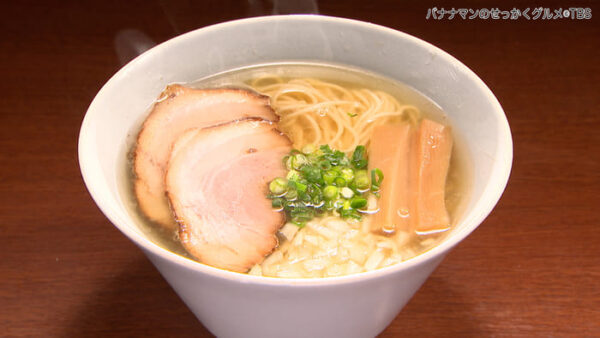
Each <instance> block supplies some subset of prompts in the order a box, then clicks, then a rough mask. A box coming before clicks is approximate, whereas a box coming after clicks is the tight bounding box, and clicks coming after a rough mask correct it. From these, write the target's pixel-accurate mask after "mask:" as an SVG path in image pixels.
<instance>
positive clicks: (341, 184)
mask: <svg viewBox="0 0 600 338" xmlns="http://www.w3.org/2000/svg"><path fill="white" fill-rule="evenodd" d="M334 183H335V185H337V186H338V187H344V186H346V180H345V179H344V178H343V177H336V178H335V181H334Z"/></svg>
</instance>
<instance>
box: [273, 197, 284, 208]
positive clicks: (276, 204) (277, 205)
mask: <svg viewBox="0 0 600 338" xmlns="http://www.w3.org/2000/svg"><path fill="white" fill-rule="evenodd" d="M271 205H272V206H273V208H281V207H283V199H281V198H275V199H273V200H272V201H271Z"/></svg>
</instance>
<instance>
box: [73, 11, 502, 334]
mask: <svg viewBox="0 0 600 338" xmlns="http://www.w3.org/2000/svg"><path fill="white" fill-rule="evenodd" d="M287 61H307V62H325V63H334V64H341V65H346V66H349V67H355V68H360V69H363V70H366V71H369V72H374V73H377V74H381V75H384V76H386V77H388V78H391V79H393V80H397V81H400V82H402V83H405V84H407V85H409V86H411V87H413V88H414V89H416V90H418V91H419V92H421V93H423V94H424V95H425V96H427V97H429V98H430V99H432V100H433V101H434V102H436V103H437V104H438V105H439V106H440V107H441V108H442V109H443V110H444V111H445V112H446V114H447V115H448V117H449V118H450V119H451V121H452V126H453V128H454V130H455V133H456V134H458V135H461V138H462V139H463V142H464V144H465V146H466V148H467V152H468V153H469V157H470V162H471V164H472V170H471V175H472V183H471V192H470V194H469V197H468V198H469V200H468V201H466V203H465V210H464V211H463V213H462V216H461V217H460V219H459V221H458V222H457V224H456V226H455V227H454V228H453V229H452V230H451V232H450V233H449V234H448V236H447V237H446V238H445V239H444V240H443V241H442V242H441V243H440V244H439V245H437V246H436V247H434V248H433V249H431V250H429V251H427V252H425V253H423V254H421V255H419V256H417V257H414V258H412V259H409V260H407V261H404V262H402V263H399V264H396V265H393V266H390V267H386V268H382V269H379V270H375V271H371V272H364V273H359V274H355V275H348V276H342V277H331V278H313V279H290V278H268V277H258V276H251V275H247V274H240V273H235V272H230V271H225V270H221V269H217V268H213V267H211V266H207V265H204V264H200V263H198V262H195V261H193V260H190V259H188V258H185V257H183V256H181V255H178V254H175V253H173V252H171V251H169V250H167V249H165V248H163V247H161V246H159V245H158V244H156V243H155V242H154V241H153V240H152V239H151V238H150V237H149V236H148V233H147V232H145V231H143V230H142V229H141V227H140V225H139V222H138V219H137V218H136V217H135V215H133V214H132V212H131V208H130V207H128V203H130V201H128V200H127V198H126V197H125V196H124V194H123V191H124V188H123V185H124V184H125V177H124V176H126V175H124V174H123V173H124V172H125V171H126V170H125V169H124V168H125V167H126V158H127V153H128V147H130V146H131V144H132V140H134V139H135V132H136V130H138V129H137V128H139V125H140V123H141V121H143V119H144V118H145V115H146V114H147V111H148V107H149V106H150V104H151V103H152V102H153V101H154V99H155V98H156V97H158V95H159V93H160V92H161V91H162V90H163V89H164V87H165V86H166V85H167V84H170V83H174V82H177V83H187V82H192V81H194V80H197V79H199V78H203V77H206V76H210V75H212V74H216V73H220V72H223V71H227V70H231V69H235V68H239V67H244V66H249V65H255V64H262V63H275V62H287ZM79 161H80V166H81V172H82V175H83V178H84V180H85V184H86V186H87V188H88V190H89V192H90V194H91V196H92V197H93V199H94V201H95V202H96V204H97V205H98V207H99V208H100V209H101V210H102V212H103V213H104V214H105V215H106V217H107V218H108V219H109V220H110V221H111V222H112V223H113V224H114V225H115V226H116V227H117V228H118V229H119V230H120V231H121V232H122V233H123V234H124V235H125V236H127V237H128V238H129V239H130V240H131V241H133V242H134V243H135V244H136V245H137V246H138V247H139V248H140V249H141V250H142V251H143V252H144V253H145V254H146V256H147V257H148V258H149V259H150V261H151V262H152V263H153V264H154V265H155V266H156V268H157V269H158V270H159V271H160V272H161V274H162V275H163V276H164V278H165V279H166V280H167V281H168V282H169V284H170V285H171V286H172V287H173V288H174V290H175V291H176V292H177V294H178V295H179V296H180V297H181V299H182V300H183V301H184V302H185V303H186V304H187V306H188V307H189V308H190V310H191V311H192V312H193V313H194V314H195V315H196V317H197V318H198V319H199V320H200V321H201V322H202V323H203V324H204V325H205V326H206V328H207V329H208V330H210V331H211V332H212V333H213V334H215V335H217V336H219V337H282V336H285V337H369V336H375V335H377V334H378V333H380V332H381V331H382V330H384V329H385V328H386V326H387V325H389V324H390V322H391V321H392V320H393V319H394V318H395V317H396V316H397V315H398V313H399V312H400V310H401V309H402V307H403V306H404V305H405V304H406V303H407V302H408V301H409V300H410V298H411V297H412V296H413V294H414V293H415V292H416V291H417V290H418V289H419V287H420V286H421V285H422V284H423V283H424V281H425V280H426V279H427V277H428V276H429V275H430V274H431V272H432V271H433V270H434V269H435V268H436V266H437V265H438V264H439V263H440V262H441V261H442V260H443V258H444V256H445V255H446V254H447V253H448V252H449V251H450V250H451V249H452V248H453V247H454V246H456V245H457V244H458V243H460V242H461V241H462V240H463V239H465V238H466V237H467V236H468V235H469V233H471V232H472V231H473V230H474V229H475V228H476V227H477V226H478V225H479V224H480V223H481V222H482V221H483V220H484V219H485V217H486V216H487V215H488V214H489V213H490V212H491V210H492V209H493V207H494V205H495V204H496V203H497V201H498V199H499V198H500V196H501V194H502V192H503V190H504V187H505V185H506V183H507V180H508V177H509V173H510V168H511V164H512V141H511V136H510V130H509V126H508V123H507V120H506V117H505V115H504V112H503V110H502V108H501V106H500V104H499V103H498V101H497V99H496V98H495V97H494V95H493V94H492V92H491V91H490V90H489V89H488V88H487V86H486V85H485V84H484V83H483V81H482V80H481V79H479V78H478V77H477V75H475V74H474V73H473V72H472V71H471V70H470V69H469V68H467V67H466V66H465V65H463V64H462V63H460V62H459V61H458V60H456V59H455V58H453V57H452V56H451V55H449V54H447V53H445V52H444V51H442V50H440V49H439V48H436V47H435V46H432V45H431V44H428V43H427V42H424V41H422V40H420V39H418V38H415V37H413V36H410V35H407V34H404V33H402V32H399V31H395V30H392V29H389V28H385V27H382V26H378V25H374V24H370V23H365V22H360V21H354V20H348V19H342V18H334V17H326V16H314V15H298V16H270V17H258V18H251V19H244V20H238V21H232V22H226V23H222V24H218V25H214V26H210V27H206V28H202V29H199V30H196V31H192V32H190V33H187V34H184V35H181V36H178V37H176V38H174V39H171V40H169V41H167V42H165V43H162V44H160V45H158V46H156V47H154V48H152V49H151V50H149V51H147V52H146V53H144V54H142V55H141V56H139V57H138V58H136V59H134V60H133V61H132V62H130V63H129V64H127V65H126V66H125V67H123V68H122V69H121V70H120V71H119V72H117V73H116V74H115V75H114V76H113V77H112V78H111V79H110V80H109V81H108V82H107V83H106V84H105V85H104V86H103V88H102V89H101V90H100V91H99V93H98V94H97V96H96V97H95V98H94V100H93V102H92V103H91V105H90V107H89V109H88V111H87V113H86V116H85V118H84V121H83V124H82V127H81V132H80V136H79Z"/></svg>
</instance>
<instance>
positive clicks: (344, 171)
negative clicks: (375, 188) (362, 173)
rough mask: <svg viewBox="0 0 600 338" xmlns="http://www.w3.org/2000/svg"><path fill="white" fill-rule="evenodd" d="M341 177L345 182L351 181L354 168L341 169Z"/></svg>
mask: <svg viewBox="0 0 600 338" xmlns="http://www.w3.org/2000/svg"><path fill="white" fill-rule="evenodd" d="M342 178H343V179H345V180H346V182H351V181H352V180H353V179H354V170H352V169H350V168H344V169H342Z"/></svg>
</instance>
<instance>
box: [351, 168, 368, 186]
mask: <svg viewBox="0 0 600 338" xmlns="http://www.w3.org/2000/svg"><path fill="white" fill-rule="evenodd" d="M354 183H355V185H356V188H358V189H360V190H364V189H368V188H369V183H370V182H369V174H368V173H367V171H366V170H358V171H356V174H355V175H354Z"/></svg>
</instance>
